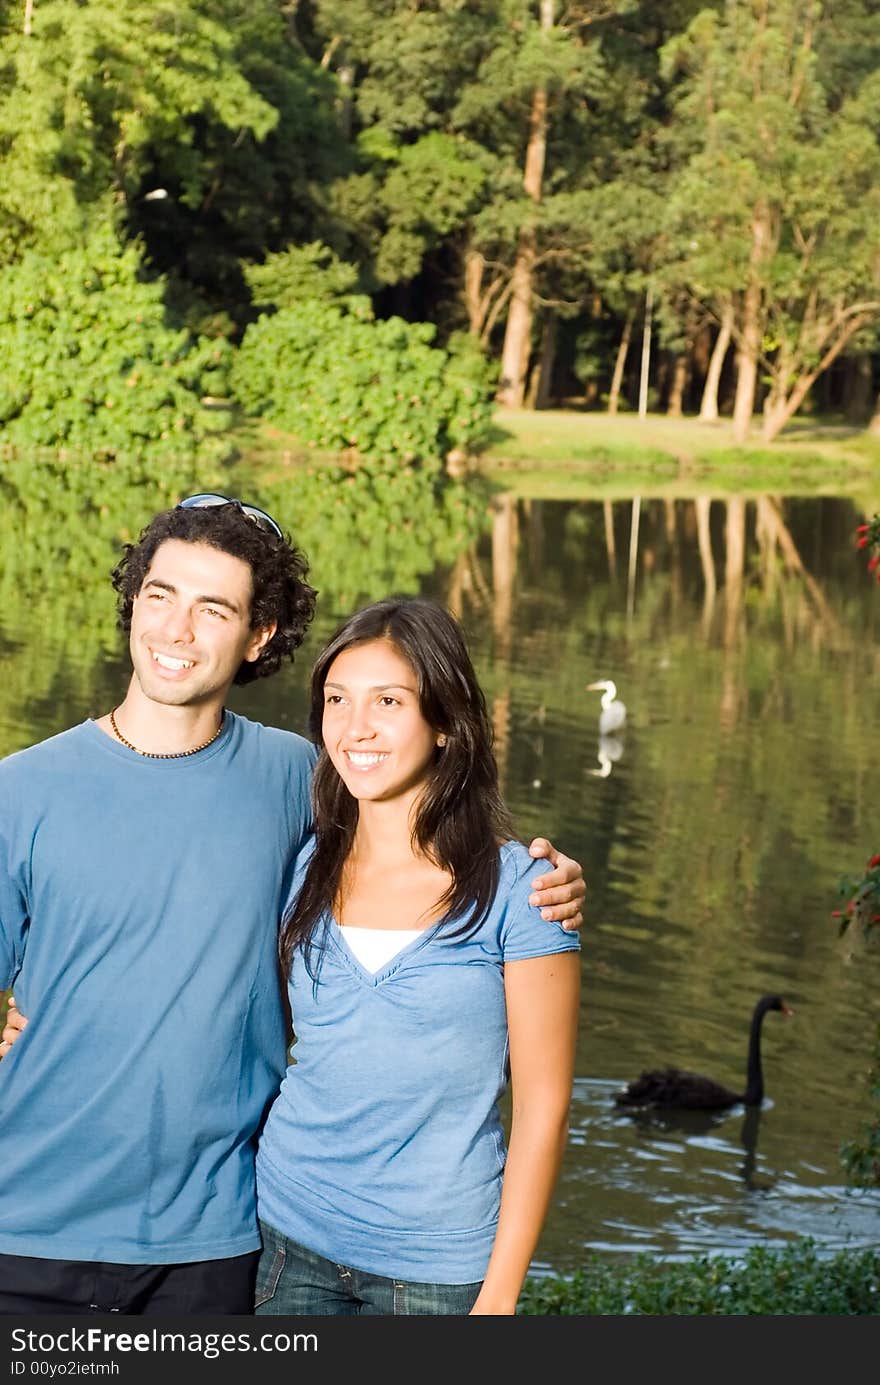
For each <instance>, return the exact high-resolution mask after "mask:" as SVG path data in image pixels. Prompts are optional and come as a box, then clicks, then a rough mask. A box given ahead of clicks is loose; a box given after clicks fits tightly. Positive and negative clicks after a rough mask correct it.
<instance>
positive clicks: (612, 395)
mask: <svg viewBox="0 0 880 1385" xmlns="http://www.w3.org/2000/svg"><path fill="white" fill-rule="evenodd" d="M635 319H636V310H635V308H630V310H629V312H628V313H627V315H626V322H625V323H624V324H623V332H622V333H621V337H620V345H619V346H618V348H617V356H616V357H615V360H614V373H613V374H612V376H611V388H610V390H609V391H608V412H609V414H616V413H617V406H618V403H619V401H620V386H621V385H622V383H623V368H624V366H625V365H626V356H627V352H628V351H629V344H630V341H631V340H632V330H633V323H634V322H635Z"/></svg>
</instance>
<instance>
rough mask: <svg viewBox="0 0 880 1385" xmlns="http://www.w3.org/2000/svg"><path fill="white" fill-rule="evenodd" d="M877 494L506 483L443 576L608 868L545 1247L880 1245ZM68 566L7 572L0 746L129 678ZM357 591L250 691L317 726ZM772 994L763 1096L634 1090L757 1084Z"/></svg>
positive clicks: (282, 720)
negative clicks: (516, 487) (871, 562)
mask: <svg viewBox="0 0 880 1385" xmlns="http://www.w3.org/2000/svg"><path fill="white" fill-rule="evenodd" d="M872 503H874V502H872ZM863 508H864V507H863V506H861V505H859V504H857V503H856V502H855V501H854V500H852V499H850V498H848V497H846V496H824V497H821V498H818V497H813V498H809V497H792V496H789V497H780V496H769V495H755V494H752V495H750V496H749V497H748V498H745V497H742V498H740V497H736V496H725V497H716V498H715V499H711V498H710V497H708V496H704V497H702V498H698V497H695V498H693V499H687V498H676V499H675V500H671V499H663V498H662V497H655V498H650V497H648V496H643V497H633V496H625V497H621V498H619V499H616V500H613V501H612V500H604V501H603V500H600V499H589V498H585V499H582V500H573V499H566V500H559V501H546V500H545V501H538V500H523V499H519V500H517V499H514V498H513V496H512V495H506V496H505V495H500V496H498V497H496V499H495V500H494V501H493V503H492V506H491V509H490V512H489V514H488V516H487V520H486V524H485V526H484V531H483V533H482V534H481V535H480V537H479V538H478V539H477V540H476V542H473V541H472V540H471V539H470V538H468V539H467V540H466V541H465V546H464V547H463V548H462V550H461V551H460V552H459V554H458V556H457V557H456V558H455V559H454V561H451V562H450V561H449V560H448V552H447V555H446V556H445V557H444V560H443V561H440V562H438V563H437V565H436V566H435V567H434V569H433V570H432V571H430V572H429V574H428V575H427V576H426V577H425V578H424V579H423V581H422V590H423V591H425V592H426V593H429V594H431V595H434V596H436V597H438V598H440V599H441V600H444V601H446V602H447V603H448V604H449V605H450V606H451V607H452V608H453V609H454V610H456V611H457V612H458V613H459V614H460V615H461V617H462V620H463V621H464V624H465V627H466V629H467V631H468V634H469V638H470V641H471V645H472V649H473V651H474V655H475V661H476V664H477V667H478V672H479V674H480V677H481V679H482V682H483V686H484V688H485V690H486V693H487V697H488V700H489V703H490V706H491V710H492V715H493V721H494V725H495V731H496V748H497V753H498V757H499V761H500V765H501V771H502V777H503V783H504V788H505V793H506V795H507V798H508V801H509V803H510V804H511V806H512V808H513V811H514V813H515V816H516V820H517V823H518V826H519V829H520V832H521V835H522V836H523V837H524V838H525V839H526V840H528V839H529V838H530V836H531V835H533V834H535V833H541V834H542V835H547V836H550V837H551V838H552V839H553V840H554V841H555V842H556V843H557V844H558V845H559V846H561V847H562V848H564V849H565V850H566V851H568V852H569V853H570V854H571V855H574V856H576V857H577V858H578V859H580V860H581V861H582V862H583V865H584V869H585V873H586V875H587V878H588V886H589V899H588V906H587V910H586V915H587V919H586V924H585V927H584V929H583V933H582V946H583V975H584V990H583V1005H582V1020H581V1031H580V1039H579V1054H578V1065H577V1078H576V1082H575V1091H574V1101H573V1107H572V1133H571V1139H570V1142H569V1148H568V1151H567V1155H566V1159H565V1164H564V1169H563V1173H562V1177H561V1180H560V1184H559V1188H558V1193H557V1196H556V1198H555V1201H554V1205H553V1209H552V1212H551V1214H550V1217H549V1219H548V1223H547V1226H546V1229H545V1232H544V1235H543V1237H542V1240H541V1244H540V1247H539V1250H538V1254H537V1256H536V1258H535V1262H534V1270H535V1271H536V1272H537V1273H542V1272H547V1271H551V1270H552V1271H558V1272H570V1271H571V1270H573V1269H575V1268H576V1267H577V1265H578V1264H579V1263H581V1262H582V1260H583V1258H584V1254H585V1252H586V1251H588V1250H599V1251H602V1252H604V1253H614V1254H619V1255H632V1254H634V1253H636V1252H639V1251H652V1252H655V1253H660V1254H663V1255H666V1256H670V1257H684V1256H689V1255H692V1254H694V1253H704V1252H723V1253H726V1254H730V1255H740V1254H742V1253H744V1252H745V1251H746V1250H747V1249H748V1248H749V1247H751V1246H753V1245H756V1244H763V1245H769V1246H780V1245H783V1244H785V1243H787V1242H789V1241H791V1240H792V1239H794V1238H795V1237H798V1236H803V1235H808V1236H810V1237H813V1238H814V1239H815V1241H816V1242H817V1244H818V1245H819V1247H820V1248H821V1249H822V1250H827V1251H829V1252H830V1251H832V1250H837V1249H839V1248H841V1247H844V1246H847V1245H849V1246H867V1245H873V1246H876V1245H877V1244H878V1242H880V1193H877V1192H869V1193H859V1192H848V1191H847V1189H846V1186H845V1178H844V1173H843V1169H842V1165H841V1162H840V1157H839V1148H840V1145H841V1144H842V1143H843V1142H844V1141H846V1140H848V1139H852V1138H854V1137H855V1136H857V1135H858V1133H859V1130H860V1127H861V1124H862V1122H863V1121H866V1120H867V1119H868V1118H869V1117H870V1116H871V1115H872V1114H876V1105H874V1107H873V1108H872V1102H871V1099H870V1096H869V1089H868V1073H869V1069H870V1062H871V1050H872V1046H873V1042H874V1036H875V1034H876V1030H877V1024H878V1020H880V993H878V986H877V981H878V976H880V954H878V953H877V951H876V949H874V950H873V951H872V950H871V949H869V948H867V947H866V946H865V945H864V943H863V942H862V940H861V939H860V938H859V937H858V936H853V937H850V936H849V935H847V936H845V937H844V938H843V939H839V938H838V937H837V933H836V930H835V927H834V925H833V922H832V920H831V918H830V911H831V910H832V909H833V908H834V907H835V906H836V904H837V898H836V890H837V885H838V881H839V879H840V876H841V875H842V874H844V873H846V872H857V871H858V870H859V869H860V868H861V867H862V865H863V864H864V862H865V860H866V859H867V857H868V856H869V855H870V854H871V852H872V851H874V850H875V849H877V848H878V845H880V840H878V830H877V829H878V822H877V815H876V813H875V812H874V792H875V786H876V785H877V783H878V782H880V780H878V774H880V748H878V737H877V735H876V730H875V728H876V725H877V719H878V718H877V714H878V699H880V693H878V688H880V682H878V677H877V675H878V663H880V644H878V639H877V635H878V622H880V592H878V591H877V589H876V587H875V586H874V585H873V584H872V582H871V580H870V579H869V578H868V576H867V574H866V572H865V567H864V564H863V563H862V562H860V561H859V559H858V558H857V557H856V555H855V552H854V550H853V546H852V533H853V530H854V528H855V525H856V524H857V523H858V522H859V519H860V518H861V516H862V513H863ZM135 518H137V517H135ZM360 538H361V540H363V536H362V535H361V536H360ZM9 541H10V540H9V538H8V537H7V538H6V540H5V542H7V543H8V542H9ZM447 547H448V546H447ZM344 561H345V555H344V553H341V554H340V555H339V562H340V563H341V564H342V563H344ZM65 572H66V570H65V566H64V561H63V560H59V562H58V564H57V566H54V567H53V569H52V575H49V576H45V575H43V576H41V578H40V581H39V582H31V583H28V582H26V581H24V580H23V579H22V578H21V576H20V574H19V573H17V575H16V581H15V583H14V584H12V583H10V584H6V587H5V590H4V592H3V595H4V601H3V607H2V614H0V648H2V650H3V668H4V678H3V684H2V688H0V754H6V753H9V752H10V751H12V750H14V749H16V748H18V747H19V746H23V745H26V744H29V743H30V742H32V741H34V740H37V739H40V738H41V737H43V736H46V735H49V734H52V733H54V732H55V731H57V730H60V729H62V728H63V727H65V726H68V725H70V724H72V723H73V722H75V721H78V720H80V719H82V718H83V717H84V716H89V715H100V714H101V713H102V712H104V711H106V709H107V708H108V707H109V706H110V705H112V703H113V701H114V700H118V697H119V695H120V693H121V691H122V689H123V687H124V685H125V682H126V678H127V668H128V665H127V659H126V657H125V653H124V650H123V649H122V647H121V645H120V643H119V640H118V639H117V638H116V637H115V636H114V635H113V633H112V593H111V592H110V589H109V583H107V582H106V580H105V579H104V577H103V575H102V574H99V575H98V580H97V582H96V584H95V586H94V588H93V589H91V588H89V589H88V590H86V591H84V590H83V583H82V578H81V576H77V578H76V580H75V581H71V580H70V579H69V578H68V577H67V576H66V575H65ZM313 578H314V581H315V584H316V585H317V586H318V588H319V590H320V589H321V587H322V578H321V573H320V571H313ZM330 585H331V586H332V584H330ZM40 586H42V588H43V595H42V596H37V595H35V592H37V591H38V590H39V588H40ZM410 589H412V587H411V586H410ZM319 605H320V597H319ZM333 606H334V602H333V601H332V600H326V601H325V603H324V605H323V606H322V607H321V610H320V615H319V618H318V620H317V621H316V623H315V628H314V630H313V631H312V634H311V636H310V638H309V641H308V644H307V646H306V647H305V648H304V650H303V651H302V653H301V656H300V657H299V658H298V661H297V665H296V667H295V668H293V669H291V670H288V671H285V672H284V673H282V674H279V675H278V676H277V677H276V678H273V679H271V680H268V681H267V682H266V683H265V684H262V685H260V684H258V685H257V686H256V687H254V688H249V689H245V690H234V692H233V696H232V698H231V705H232V706H233V707H234V708H235V709H236V710H239V711H243V712H245V713H247V714H249V715H252V716H255V717H257V718H259V719H261V720H263V721H267V722H272V723H275V724H279V725H284V726H288V727H292V728H294V729H297V730H301V729H303V721H304V716H305V705H306V697H305V688H306V681H307V672H308V668H309V664H310V658H311V655H312V653H313V652H314V650H315V648H316V647H317V645H318V643H319V642H320V640H321V639H322V638H323V637H324V635H326V634H327V633H328V631H329V629H330V627H331V626H332V625H333V623H334V622H335V620H336V619H337V618H338V617H339V616H341V615H343V614H347V613H348V609H349V608H348V607H346V609H345V610H336V609H333ZM601 678H613V679H614V681H615V682H616V684H617V689H618V696H619V697H620V698H622V699H623V701H624V702H625V704H626V706H627V709H628V715H627V721H626V725H625V727H624V729H623V731H622V733H620V734H619V735H618V736H617V737H616V740H615V743H613V744H609V743H608V742H607V741H606V742H604V743H603V742H602V741H601V739H600V737H599V735H598V715H599V693H597V692H588V691H586V686H585V685H586V684H587V683H589V682H592V681H594V680H596V679H601ZM765 992H778V993H781V994H782V995H783V996H784V997H785V999H786V1001H787V1002H788V1003H789V1004H790V1005H791V1006H792V1007H793V1009H794V1011H795V1013H794V1014H793V1016H791V1017H790V1018H788V1019H785V1018H783V1017H782V1016H781V1015H778V1014H773V1013H771V1014H770V1015H769V1016H768V1017H767V1020H766V1023H765V1025H764V1032H763V1058H764V1075H765V1083H766V1092H767V1095H766V1099H765V1102H764V1105H763V1107H762V1109H761V1110H760V1112H759V1113H755V1112H752V1113H751V1114H749V1115H747V1113H746V1112H745V1109H744V1108H743V1107H735V1108H733V1109H732V1110H731V1111H730V1112H728V1113H723V1114H720V1115H714V1116H709V1117H705V1116H703V1115H701V1114H697V1115H694V1116H691V1117H690V1118H688V1119H682V1118H679V1119H658V1118H656V1117H654V1118H645V1117H636V1116H633V1115H630V1114H621V1113H619V1112H618V1111H617V1109H616V1108H615V1106H614V1103H613V1096H614V1093H615V1091H616V1090H617V1089H618V1088H619V1087H620V1086H621V1085H622V1084H623V1083H624V1082H625V1081H627V1080H629V1079H630V1078H632V1077H634V1076H636V1075H637V1074H638V1072H639V1071H640V1070H641V1069H642V1068H644V1067H656V1066H665V1065H666V1064H672V1063H675V1064H680V1065H682V1066H686V1067H690V1068H694V1069H697V1070H699V1071H701V1072H706V1073H709V1074H710V1075H712V1076H714V1077H716V1078H718V1079H719V1080H721V1081H723V1082H725V1083H726V1084H728V1085H732V1086H734V1087H739V1086H741V1085H743V1084H744V1075H745V1072H744V1070H745V1055H746V1043H747V1036H748V1025H749V1019H750V1015H751V1011H752V1007H753V1005H754V1003H755V1001H756V999H757V998H758V996H760V995H761V994H763V993H765Z"/></svg>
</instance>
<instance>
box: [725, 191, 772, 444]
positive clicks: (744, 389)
mask: <svg viewBox="0 0 880 1385" xmlns="http://www.w3.org/2000/svg"><path fill="white" fill-rule="evenodd" d="M769 246H770V225H769V216H768V213H767V210H766V208H764V207H759V208H758V209H757V210H756V211H755V214H754V216H753V218H752V247H751V251H750V253H749V275H748V281H747V283H746V291H745V294H744V295H743V321H742V332H741V335H740V341H739V354H738V367H737V376H736V399H735V401H734V405H733V437H734V441H735V442H745V440H746V438H747V437H748V435H749V428H750V427H751V423H752V414H753V413H754V409H755V391H756V387H757V382H758V356H759V354H760V350H761V332H762V327H763V324H762V321H761V301H762V298H763V292H762V288H761V278H760V269H761V266H762V264H763V263H764V260H765V259H766V257H767V253H768V250H769Z"/></svg>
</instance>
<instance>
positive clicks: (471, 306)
mask: <svg viewBox="0 0 880 1385" xmlns="http://www.w3.org/2000/svg"><path fill="white" fill-rule="evenodd" d="M485 267H486V261H485V260H484V259H483V256H482V255H481V254H480V252H479V250H468V251H467V253H466V254H465V257H464V306H465V308H466V310H467V315H468V331H469V332H470V334H471V336H472V337H478V336H479V335H480V332H481V331H482V330H483V313H482V297H481V289H482V287H483V270H484V269H485Z"/></svg>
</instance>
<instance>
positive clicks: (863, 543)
mask: <svg viewBox="0 0 880 1385" xmlns="http://www.w3.org/2000/svg"><path fill="white" fill-rule="evenodd" d="M867 547H868V535H867V534H863V535H862V537H861V538H860V539H856V548H867Z"/></svg>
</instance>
